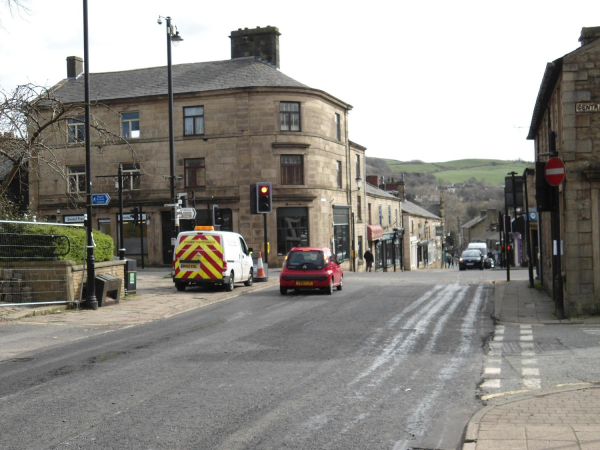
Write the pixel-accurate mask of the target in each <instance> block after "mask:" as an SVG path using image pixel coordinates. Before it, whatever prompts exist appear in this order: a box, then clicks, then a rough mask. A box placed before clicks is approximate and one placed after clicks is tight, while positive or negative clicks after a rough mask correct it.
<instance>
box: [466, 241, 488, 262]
mask: <svg viewBox="0 0 600 450" xmlns="http://www.w3.org/2000/svg"><path fill="white" fill-rule="evenodd" d="M467 250H479V251H480V252H481V254H482V255H483V257H484V258H487V254H488V247H487V244H486V243H485V242H471V243H470V244H469V246H468V247H467Z"/></svg>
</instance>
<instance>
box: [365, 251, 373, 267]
mask: <svg viewBox="0 0 600 450" xmlns="http://www.w3.org/2000/svg"><path fill="white" fill-rule="evenodd" d="M364 258H365V261H366V262H367V272H371V269H373V253H371V250H369V249H367V251H366V252H365V254H364Z"/></svg>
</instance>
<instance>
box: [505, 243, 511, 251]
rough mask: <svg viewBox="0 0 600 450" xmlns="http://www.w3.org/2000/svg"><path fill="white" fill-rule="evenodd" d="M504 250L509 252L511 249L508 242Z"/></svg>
mask: <svg viewBox="0 0 600 450" xmlns="http://www.w3.org/2000/svg"><path fill="white" fill-rule="evenodd" d="M506 250H507V251H509V252H510V251H511V250H512V245H510V244H508V245H507V246H506Z"/></svg>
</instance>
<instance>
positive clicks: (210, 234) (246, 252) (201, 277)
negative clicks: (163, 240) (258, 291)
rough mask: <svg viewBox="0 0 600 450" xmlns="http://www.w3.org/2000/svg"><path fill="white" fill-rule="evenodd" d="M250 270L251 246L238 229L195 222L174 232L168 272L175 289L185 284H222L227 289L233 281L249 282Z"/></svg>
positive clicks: (251, 269) (179, 288) (250, 283)
mask: <svg viewBox="0 0 600 450" xmlns="http://www.w3.org/2000/svg"><path fill="white" fill-rule="evenodd" d="M252 271H253V265H252V249H251V248H248V246H247V245H246V241H244V238H243V237H242V236H241V235H240V234H238V233H232V232H229V231H215V230H214V228H213V227H206V226H202V227H200V226H198V227H196V228H195V229H194V231H184V232H182V233H179V235H178V236H177V241H176V243H175V249H174V251H173V270H172V272H171V273H172V277H173V282H174V283H175V287H176V288H177V290H178V291H184V290H185V288H186V287H187V286H200V285H205V286H206V285H213V286H214V285H223V286H224V287H225V290H226V291H228V292H230V291H232V290H233V284H234V283H238V282H242V281H243V282H244V284H245V285H246V286H252V283H253V281H254V274H253V273H252Z"/></svg>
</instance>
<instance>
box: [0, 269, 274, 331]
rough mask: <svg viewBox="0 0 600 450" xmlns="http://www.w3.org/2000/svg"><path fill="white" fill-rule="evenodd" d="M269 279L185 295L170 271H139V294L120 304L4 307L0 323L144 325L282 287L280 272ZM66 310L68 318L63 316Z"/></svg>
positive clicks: (0, 310) (190, 290) (188, 291)
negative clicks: (280, 285)
mask: <svg viewBox="0 0 600 450" xmlns="http://www.w3.org/2000/svg"><path fill="white" fill-rule="evenodd" d="M269 275H270V276H269V277H268V278H267V279H266V280H264V281H258V280H255V281H254V284H253V285H252V286H250V287H247V286H244V285H243V284H242V283H236V285H235V288H234V290H233V291H232V292H224V290H223V289H222V288H215V289H214V290H212V289H207V288H204V287H188V288H187V289H186V290H185V291H184V292H178V291H177V290H175V286H174V284H173V282H172V281H171V272H170V270H169V269H165V268H150V269H144V270H138V272H137V286H138V289H137V292H136V294H135V295H128V296H126V297H122V298H121V300H120V302H119V303H116V304H111V305H110V306H106V307H103V308H98V309H97V310H95V311H94V310H87V309H80V310H74V309H69V310H67V306H66V305H48V306H39V307H23V306H2V307H0V321H9V320H11V321H15V320H16V321H24V322H27V321H29V322H31V321H32V320H35V323H36V324H44V323H47V324H52V323H58V322H60V324H61V325H63V326H64V325H68V324H73V325H79V326H82V325H85V326H97V327H101V326H104V327H110V328H120V327H123V326H133V325H140V324H143V323H147V322H152V321H154V320H160V319H165V318H167V317H171V316H174V315H176V314H181V313H184V312H186V311H191V310H193V309H197V308H202V307H205V306H208V305H211V304H213V303H218V302H222V301H225V300H229V299H231V298H234V297H239V296H242V295H244V294H248V293H250V292H256V291H259V290H262V289H266V288H268V287H270V286H275V285H278V284H279V270H277V269H270V271H269ZM190 294H191V295H190ZM65 310H67V311H66V312H67V314H60V313H63V312H65ZM32 318H35V319H32Z"/></svg>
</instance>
